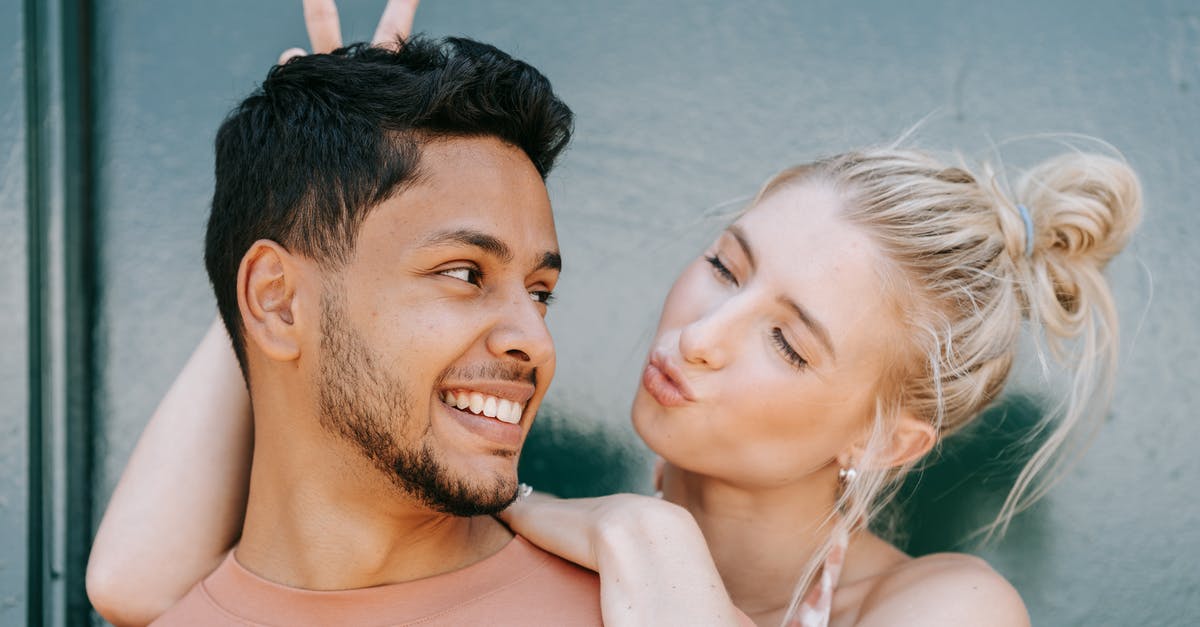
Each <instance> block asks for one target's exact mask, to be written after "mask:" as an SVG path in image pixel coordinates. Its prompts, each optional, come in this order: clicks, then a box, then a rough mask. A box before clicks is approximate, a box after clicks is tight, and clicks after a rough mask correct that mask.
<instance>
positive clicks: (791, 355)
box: [771, 327, 808, 370]
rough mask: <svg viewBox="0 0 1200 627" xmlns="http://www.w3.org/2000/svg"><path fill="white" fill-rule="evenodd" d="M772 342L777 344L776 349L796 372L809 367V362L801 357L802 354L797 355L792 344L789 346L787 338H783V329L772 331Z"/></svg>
mask: <svg viewBox="0 0 1200 627" xmlns="http://www.w3.org/2000/svg"><path fill="white" fill-rule="evenodd" d="M771 341H773V342H774V343H775V347H776V348H778V349H779V353H780V354H781V355H783V358H784V359H786V360H787V362H788V364H789V365H791V366H792V367H793V368H795V369H796V370H800V369H802V368H804V366H806V365H808V361H807V360H805V359H804V358H803V357H801V356H800V353H797V352H796V349H794V348H792V345H791V344H788V341H787V338H785V337H784V336H783V329H780V328H778V327H776V328H774V329H772V330H771Z"/></svg>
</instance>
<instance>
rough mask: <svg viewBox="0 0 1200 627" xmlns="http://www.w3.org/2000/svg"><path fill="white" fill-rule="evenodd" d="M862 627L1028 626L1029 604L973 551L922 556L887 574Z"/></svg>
mask: <svg viewBox="0 0 1200 627" xmlns="http://www.w3.org/2000/svg"><path fill="white" fill-rule="evenodd" d="M859 616H860V618H859V621H858V623H857V625H858V626H859V627H883V626H888V627H895V626H896V625H922V626H929V627H957V626H959V625H972V626H975V627H1028V625H1029V624H1030V622H1029V613H1028V611H1027V610H1026V609H1025V603H1024V602H1023V601H1021V596H1020V595H1019V594H1017V590H1016V588H1014V587H1013V586H1012V584H1011V583H1009V582H1008V580H1007V579H1005V578H1004V577H1003V576H1002V575H1000V573H997V572H996V571H995V570H993V569H992V567H991V566H989V565H988V564H987V563H986V562H984V561H983V560H981V559H979V558H977V557H973V556H970V555H964V554H958V553H953V554H952V553H945V554H937V555H927V556H925V557H921V558H917V559H915V560H913V561H912V562H910V563H908V564H906V565H904V566H903V567H901V568H900V569H898V570H897V571H896V572H895V573H894V574H892V575H888V576H887V577H886V579H885V580H883V581H881V582H880V584H879V585H878V586H877V587H876V589H875V591H873V592H872V593H871V595H870V596H869V597H868V598H867V600H866V601H865V602H864V604H863V609H862V612H861V613H860V615H859Z"/></svg>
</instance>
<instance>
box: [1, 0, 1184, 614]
mask: <svg viewBox="0 0 1200 627" xmlns="http://www.w3.org/2000/svg"><path fill="white" fill-rule="evenodd" d="M341 4H342V12H343V26H344V28H345V30H346V31H347V33H348V37H350V38H362V37H367V36H369V35H370V33H371V32H372V31H373V27H374V22H375V19H376V17H377V14H378V10H379V9H380V8H381V7H382V4H383V3H382V1H377V0H356V1H349V0H346V1H344V2H342V3H341ZM0 10H2V11H3V14H4V15H6V16H17V17H16V18H15V19H6V20H4V21H0V67H3V68H4V70H3V72H4V73H3V74H0V85H2V86H3V88H0V165H2V166H3V169H2V170H0V262H2V263H0V288H2V291H0V306H2V307H0V342H2V345H3V346H5V347H6V348H8V349H9V350H7V351H5V352H2V353H0V395H2V397H3V398H4V401H5V402H4V403H3V405H0V409H2V411H3V413H0V434H2V435H3V439H0V452H2V454H3V457H2V461H0V473H2V475H0V476H3V479H0V531H2V533H0V624H18V623H20V622H22V621H23V620H25V619H26V616H31V617H33V619H34V620H35V622H40V621H41V620H43V619H44V620H45V621H46V622H47V623H48V624H73V623H76V622H78V621H79V620H82V619H81V617H82V616H84V615H85V614H86V608H85V607H82V606H80V605H79V602H80V601H79V600H80V597H79V587H78V586H79V578H78V573H79V572H80V569H81V567H82V564H83V559H84V557H85V555H86V544H87V541H88V538H89V536H90V534H91V532H92V530H93V528H94V524H95V522H96V521H97V519H98V517H99V515H100V513H101V512H102V510H103V505H104V503H105V502H106V501H107V499H108V496H109V494H110V492H111V490H112V487H113V485H114V483H115V481H116V479H117V477H118V475H119V473H120V470H121V468H122V466H123V465H124V463H125V461H126V459H127V458H128V455H129V453H130V451H131V449H132V446H133V443H134V441H135V439H136V437H137V435H138V433H139V431H140V429H141V427H142V425H143V424H144V422H145V420H146V418H147V417H148V416H149V415H150V413H151V412H152V411H153V408H154V405H155V403H156V402H157V399H158V398H159V397H160V396H161V394H162V393H163V392H164V391H165V389H166V387H167V386H168V384H169V383H170V381H171V379H172V378H173V376H174V373H175V372H176V371H177V370H178V369H179V368H180V367H181V366H182V364H183V362H184V360H185V358H186V357H187V355H188V354H189V352H190V350H191V347H192V346H193V344H194V343H195V342H196V341H197V340H198V339H199V337H200V336H201V334H202V332H203V330H204V328H205V326H206V325H207V323H208V321H209V320H211V318H212V316H213V302H212V297H211V295H210V292H209V289H208V286H207V282H206V278H205V276H204V273H203V269H202V266H201V237H202V233H203V225H204V221H205V217H206V212H207V203H208V200H209V195H210V193H211V185H212V178H211V177H212V175H211V141H212V137H213V134H214V132H215V130H216V127H217V125H218V124H219V122H220V120H221V119H222V117H223V116H224V114H225V112H226V111H227V110H228V109H229V108H230V107H232V106H233V105H234V104H235V103H236V102H237V101H238V100H239V99H240V98H241V97H242V96H243V95H245V93H247V92H248V91H249V90H250V89H251V88H252V87H253V86H254V85H255V83H256V82H257V81H258V80H260V79H261V78H262V76H263V75H264V73H265V70H266V68H267V67H268V65H269V64H270V63H271V62H272V61H273V60H274V59H275V57H276V56H277V55H278V53H279V51H280V50H282V49H284V48H286V47H289V46H293V45H300V44H303V43H304V28H303V23H302V19H301V15H300V10H299V2H296V1H293V0H262V1H259V2H253V3H247V2H239V1H237V0H211V1H208V2H191V3H176V2H151V1H149V0H121V1H120V2H117V1H115V0H94V1H92V2H87V1H83V0H80V1H76V2H70V1H67V0H57V1H51V2H38V1H36V0H24V1H18V0H0ZM31 13H32V14H35V15H37V16H41V19H40V20H34V22H36V23H34V24H30V20H27V19H25V16H26V15H27V14H31ZM418 29H419V30H423V31H426V32H428V33H430V34H436V35H445V34H465V35H468V36H472V37H476V38H479V39H482V40H485V41H489V42H491V43H495V44H497V45H498V46H500V47H501V48H504V49H506V50H509V51H511V52H513V53H515V54H516V55H517V56H520V57H522V58H525V59H526V60H528V61H530V62H532V63H534V64H535V65H537V66H538V67H540V68H541V69H542V70H543V71H544V72H545V73H546V74H547V75H548V76H549V77H550V78H551V80H552V81H553V82H554V85H555V87H556V89H557V90H558V91H559V92H560V94H561V95H562V96H563V97H564V98H565V99H566V100H567V101H568V102H569V103H570V104H571V106H572V107H573V108H574V109H575V111H576V113H577V116H578V117H577V120H578V123H577V136H576V141H575V143H574V145H573V147H572V148H571V149H570V150H569V152H568V153H567V155H566V157H565V160H564V161H563V163H562V166H561V169H560V170H559V171H557V172H556V173H555V174H554V175H553V177H552V180H551V182H550V188H551V193H552V196H553V200H554V203H555V209H556V214H557V219H558V227H559V233H560V240H561V244H562V248H563V253H564V256H565V258H566V273H565V275H564V278H563V281H562V285H561V289H560V292H559V295H560V299H559V301H558V303H557V304H556V305H555V307H554V310H553V312H552V314H551V317H550V323H551V326H552V331H553V332H554V334H555V337H556V340H557V342H558V349H559V369H558V376H557V377H556V381H555V384H554V386H553V387H552V389H551V393H550V396H549V397H548V401H547V405H546V409H545V411H544V412H543V415H542V416H541V418H540V421H539V424H538V426H537V427H536V428H535V433H534V435H533V437H532V440H531V442H530V444H529V446H528V447H527V450H526V455H525V459H524V460H523V472H524V473H526V476H528V477H532V478H533V479H534V480H535V482H536V483H537V484H538V485H540V486H543V487H550V488H554V489H556V490H558V491H560V492H564V493H569V494H585V493H597V492H603V491H610V490H614V489H642V490H644V489H646V487H647V486H646V482H645V479H644V474H643V470H644V468H645V464H646V462H647V460H648V456H647V455H646V453H645V451H644V450H643V449H642V448H640V445H639V444H637V443H636V442H635V440H634V438H633V436H632V431H631V430H630V428H629V426H628V424H627V423H628V419H627V418H628V417H627V407H628V405H629V401H630V399H631V397H632V393H633V390H634V386H635V385H636V379H637V374H636V373H637V371H638V366H639V365H640V361H641V359H642V356H643V353H644V350H645V344H646V341H647V339H648V337H649V334H650V333H651V331H652V330H653V326H654V320H655V317H656V314H657V309H658V306H659V305H660V303H661V300H662V297H663V295H664V294H665V292H666V288H667V286H668V285H669V284H670V282H671V281H672V279H673V278H674V275H675V273H676V271H677V270H678V269H679V268H681V267H682V266H683V264H684V263H685V261H686V260H687V259H688V258H689V257H690V256H691V255H693V254H695V253H696V252H697V251H698V250H700V247H701V246H703V245H704V244H705V243H706V241H707V239H708V238H709V237H710V235H711V234H712V233H713V231H714V229H715V228H717V227H718V226H719V225H720V219H719V217H718V218H714V216H719V215H720V214H722V213H723V212H727V211H729V210H730V209H732V208H733V207H736V204H731V203H736V202H737V201H739V200H742V199H745V197H746V196H747V195H748V194H751V193H752V192H753V191H754V190H755V189H756V188H757V186H758V185H759V184H760V183H761V182H762V181H763V180H764V179H765V178H766V177H767V176H768V175H769V174H770V173H772V172H774V171H776V170H778V169H780V168H781V167H783V166H786V165H788V164H791V163H795V162H798V161H802V160H805V159H808V158H811V157H813V156H816V155H819V154H824V153H829V152H832V151H837V150H841V149H845V148H849V147H853V146H857V145H860V144H864V143H873V142H880V141H886V140H888V139H891V138H894V137H896V136H897V135H899V134H900V133H901V132H903V131H904V130H905V129H907V128H909V127H910V126H911V125H913V124H914V123H916V122H917V121H919V120H922V119H925V118H926V117H927V116H928V119H927V121H926V122H925V123H924V124H923V125H922V127H921V129H920V131H919V133H918V136H917V140H916V142H917V143H918V144H919V145H925V146H930V147H946V148H949V147H955V148H959V149H961V150H962V151H963V152H965V153H967V154H969V155H986V154H988V152H989V151H990V150H991V149H992V147H993V145H994V144H996V143H999V142H1001V141H1003V140H1005V139H1009V138H1013V137H1021V136H1030V135H1034V134H1038V133H1043V132H1047V131H1054V132H1071V133H1081V134H1085V135H1093V136H1098V137H1102V138H1104V139H1105V140H1108V141H1110V142H1112V143H1113V144H1115V145H1116V146H1117V147H1119V148H1120V149H1121V150H1122V151H1123V152H1124V154H1125V155H1126V156H1127V157H1128V159H1129V160H1130V162H1131V163H1132V164H1133V165H1134V167H1135V168H1136V169H1137V170H1138V171H1139V172H1140V173H1141V174H1142V177H1143V181H1144V184H1145V189H1146V204H1147V210H1146V221H1145V224H1144V226H1143V228H1142V231H1141V233H1140V234H1139V235H1138V237H1137V238H1136V239H1135V241H1134V243H1133V244H1132V246H1131V249H1130V254H1127V255H1125V256H1123V257H1122V258H1120V259H1118V260H1117V261H1116V262H1115V263H1114V264H1113V267H1112V271H1111V275H1112V277H1113V281H1114V284H1115V286H1116V289H1117V296H1118V301H1119V307H1120V310H1121V314H1122V316H1123V328H1122V331H1123V333H1124V343H1123V348H1124V361H1123V363H1122V372H1121V376H1120V378H1119V380H1118V383H1117V387H1116V389H1115V397H1116V401H1115V403H1114V407H1113V410H1112V412H1111V413H1110V415H1109V416H1108V417H1107V419H1106V421H1105V424H1104V425H1103V427H1102V428H1101V430H1100V431H1099V432H1098V435H1097V436H1096V438H1095V440H1094V442H1093V444H1092V446H1091V448H1090V450H1089V451H1088V453H1087V454H1086V455H1085V456H1084V457H1083V458H1082V459H1081V460H1080V461H1079V463H1078V464H1076V466H1075V467H1074V469H1073V471H1072V473H1071V474H1070V475H1068V476H1067V477H1066V478H1065V479H1064V480H1063V481H1062V482H1061V483H1060V484H1059V485H1058V486H1057V487H1056V488H1055V490H1054V491H1053V492H1052V493H1051V495H1050V496H1049V497H1048V498H1047V499H1046V500H1045V501H1043V502H1042V503H1041V504H1040V505H1039V506H1037V507H1035V508H1034V509H1033V510H1031V511H1030V512H1028V513H1026V514H1024V515H1022V516H1020V517H1019V518H1018V519H1017V520H1016V522H1015V523H1014V525H1013V528H1012V530H1011V532H1010V533H1009V535H1008V536H1007V537H1006V538H1005V539H1003V540H1002V541H999V542H997V543H994V544H992V545H990V546H987V547H984V548H982V549H980V551H981V552H982V553H983V554H984V555H985V556H986V557H988V559H989V560H991V561H992V563H993V564H995V565H996V566H997V567H998V568H999V569H1000V570H1001V571H1002V572H1004V573H1005V574H1006V575H1007V576H1008V577H1009V578H1010V579H1012V580H1013V582H1014V583H1015V584H1016V585H1017V587H1018V588H1019V589H1020V591H1021V593H1022V595H1023V596H1024V598H1025V599H1026V602H1027V603H1028V605H1029V607H1030V610H1031V612H1032V613H1033V616H1034V623H1035V624H1037V625H1130V624H1139V625H1187V624H1194V623H1196V622H1197V620H1198V619H1200V571H1198V570H1197V568H1196V567H1195V565H1194V563H1193V560H1194V559H1195V557H1196V556H1198V555H1200V504H1197V502H1196V500H1195V499H1194V498H1192V497H1191V493H1192V491H1193V490H1194V489H1196V486H1197V483H1198V482H1197V479H1200V456H1197V455H1196V453H1195V451H1197V450H1200V421H1196V420H1195V419H1193V417H1192V410H1193V408H1194V407H1195V406H1197V404H1198V401H1200V385H1197V384H1198V383H1200V376H1198V375H1197V374H1196V373H1197V372H1200V325H1197V324H1196V323H1195V316H1196V312H1197V311H1200V252H1197V251H1198V250H1200V248H1198V247H1197V246H1196V245H1195V240H1196V238H1197V236H1200V212H1198V211H1197V210H1198V209H1200V206H1198V204H1200V203H1198V201H1197V200H1196V197H1195V194H1194V193H1193V190H1192V188H1193V186H1194V183H1193V181H1194V179H1195V175H1196V173H1197V172H1200V148H1197V146H1200V3H1197V2H1195V1H1194V0H1192V1H1184V0H1150V1H1146V2H1114V1H1111V0H1108V1H1104V0H1100V1H1090V2H1085V1H1083V0H1071V1H1067V0H1061V1H1056V2H1034V1H1032V0H1027V1H1021V2H1017V1H1012V2H993V3H963V2H954V1H952V0H941V1H937V0H918V1H914V2H908V3H894V2H886V1H884V0H872V1H866V0H864V1H863V2H857V3H848V2H835V1H833V0H824V1H813V2H791V1H785V0H774V1H770V0H753V1H751V0H747V1H745V2H737V3H733V2H718V1H713V0H658V1H655V2H644V1H639V0H609V1H606V2H591V3H584V2H563V1H561V0H530V1H527V2H521V3H495V2H481V1H479V0H425V3H424V5H423V6H422V7H421V10H420V13H419V15H418ZM28 68H32V70H33V72H34V73H35V75H36V77H38V80H36V81H32V82H31V81H29V80H27V78H29V76H28V74H27V69H28ZM30 103H33V105H32V106H33V111H34V113H36V114H37V115H34V116H33V119H34V123H33V125H32V126H31V125H30V124H29V123H28V122H27V121H26V112H27V111H26V109H27V107H29V106H30ZM31 129H32V132H31ZM1052 150H1054V146H1053V145H1049V144H1048V142H1040V143H1039V142H1032V141H1027V142H1018V143H1013V144H1005V145H1004V146H1003V147H1002V154H1003V156H1004V158H1005V160H1006V161H1007V162H1008V163H1010V164H1012V165H1014V166H1020V165H1027V164H1030V163H1031V162H1032V160H1034V159H1036V158H1038V157H1040V156H1044V155H1046V154H1047V152H1048V151H1052ZM27 164H32V167H29V168H27V167H26V166H27ZM30 234H32V235H30ZM31 282H32V284H34V285H37V286H38V290H37V291H36V293H32V295H31V292H30V291H29V290H27V285H29V284H30V283H31ZM30 373H33V375H31V374H30ZM1036 374H1037V373H1036V372H1035V369H1034V368H1032V367H1029V364H1025V366H1024V367H1023V368H1022V370H1021V372H1020V373H1019V377H1018V385H1017V386H1016V389H1017V390H1018V391H1021V392H1028V393H1029V394H1031V395H1033V396H1032V397H1031V398H1033V399H1034V400H1032V401H1030V400H1028V399H1027V398H1026V397H1024V396H1022V397H1014V398H1013V399H1012V400H1011V401H1009V402H1008V403H1006V405H1005V408H1007V409H1008V410H1009V412H1010V414H1011V415H1014V416H1017V417H1018V420H1017V422H1018V423H1019V421H1020V420H1019V419H1021V417H1025V418H1028V416H1030V415H1032V414H1035V413H1036V412H1037V411H1039V409H1038V407H1039V406H1042V405H1044V401H1042V400H1037V399H1038V398H1039V397H1038V396H1037V395H1038V393H1039V389H1038V387H1037V385H1036V384H1037V377H1036ZM31 399H32V400H31ZM1005 424H1009V425H1011V424H1014V423H1013V422H1012V421H1011V420H1010V421H1008V422H1004V421H1001V420H999V418H998V417H997V418H996V419H995V420H991V421H989V422H987V423H986V424H985V426H987V427H989V428H988V429H983V430H980V431H979V432H978V433H976V434H974V437H972V438H968V439H964V440H963V441H962V442H960V443H953V442H952V443H950V444H949V445H948V446H947V451H946V454H947V458H948V460H947V461H946V462H945V463H943V464H941V465H940V466H934V467H933V468H931V469H930V470H929V471H928V472H927V473H926V478H927V480H926V481H922V483H921V485H919V486H916V487H915V488H914V489H911V490H910V493H911V496H910V497H909V498H910V500H909V508H908V510H907V511H906V512H904V513H902V514H901V515H900V520H901V522H902V523H904V525H903V526H905V527H906V530H907V535H906V537H907V540H906V542H907V544H908V546H909V548H910V549H911V550H913V551H916V552H924V551H933V550H942V549H946V548H971V547H972V545H971V544H969V543H967V542H966V540H965V538H966V536H967V535H968V534H969V532H970V531H971V530H972V529H974V528H975V526H976V525H978V524H979V522H981V521H982V520H984V519H985V518H986V515H987V513H988V511H989V510H988V508H995V507H996V500H997V498H998V495H999V494H1002V492H1003V490H1004V488H1005V486H1004V481H1003V479H1004V476H1005V472H1003V471H995V472H993V470H992V469H989V468H983V469H981V467H980V464H979V459H980V458H983V457H987V456H990V455H991V454H992V453H993V452H995V451H996V450H997V448H998V446H999V445H1000V444H1001V443H1004V442H1007V440H1005V438H1007V437H1010V434H1009V435H1006V434H1005V433H1003V432H1002V431H1003V428H1002V427H1003V425H1005ZM997 425H999V426H997ZM991 427H996V428H995V429H992V428H991ZM998 430H999V431H998ZM31 460H32V462H33V463H32V464H31V463H30V462H31ZM30 486H34V490H33V494H32V496H33V498H30V496H31V495H30ZM31 512H33V514H31ZM31 522H32V523H34V524H33V525H31V524H30V523H31ZM27 612H28V614H27Z"/></svg>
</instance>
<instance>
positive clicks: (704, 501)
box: [662, 463, 837, 624]
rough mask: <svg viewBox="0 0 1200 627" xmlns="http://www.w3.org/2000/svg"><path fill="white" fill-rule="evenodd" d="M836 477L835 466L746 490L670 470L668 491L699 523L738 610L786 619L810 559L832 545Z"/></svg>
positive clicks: (665, 480)
mask: <svg viewBox="0 0 1200 627" xmlns="http://www.w3.org/2000/svg"><path fill="white" fill-rule="evenodd" d="M836 476H837V468H836V467H835V466H833V465H830V466H829V467H827V468H824V469H822V470H820V471H818V472H816V473H813V474H812V475H810V476H808V477H805V478H804V479H803V480H801V481H797V482H793V483H790V484H787V485H784V486H778V487H771V488H759V487H745V486H739V485H734V484H731V483H728V482H725V481H721V480H717V479H714V478H712V477H708V476H704V475H699V474H696V473H692V472H689V471H687V470H683V469H681V468H678V467H676V466H673V465H671V464H670V463H668V464H666V466H665V467H664V469H663V477H662V490H663V498H664V499H666V500H668V501H670V502H672V503H675V504H677V505H680V506H683V507H685V508H686V509H687V510H688V511H689V512H691V513H692V516H693V517H695V519H696V522H697V523H698V524H699V525H700V529H701V531H703V533H704V538H705V540H706V541H707V542H708V546H709V550H710V551H711V552H712V556H713V560H714V561H715V562H716V565H717V570H718V571H719V572H720V573H721V578H722V579H723V580H724V582H725V587H726V589H727V590H728V591H729V595H730V597H731V598H732V599H733V602H734V604H735V605H737V606H738V607H739V608H740V609H741V610H742V611H743V612H746V613H747V614H749V615H750V616H751V617H752V618H755V619H756V620H758V619H759V618H760V617H763V616H777V617H778V618H782V612H783V611H785V610H786V608H787V605H788V602H789V601H790V600H791V598H792V594H793V593H794V591H795V586H796V583H797V581H798V580H799V578H800V576H801V575H803V574H804V568H805V566H806V565H807V564H808V561H809V559H810V558H811V557H812V556H813V554H814V553H816V551H817V550H818V549H819V547H820V546H821V544H822V543H823V542H825V540H826V539H827V538H828V535H829V533H830V528H829V523H830V512H832V511H833V506H834V501H835V499H836ZM778 618H777V619H776V620H775V622H776V623H778ZM760 624H761V621H760Z"/></svg>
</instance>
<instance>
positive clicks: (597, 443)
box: [518, 405, 652, 498]
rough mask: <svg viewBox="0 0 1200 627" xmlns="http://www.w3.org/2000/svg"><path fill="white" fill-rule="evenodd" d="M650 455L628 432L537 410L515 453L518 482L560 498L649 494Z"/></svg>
mask: <svg viewBox="0 0 1200 627" xmlns="http://www.w3.org/2000/svg"><path fill="white" fill-rule="evenodd" d="M651 468H652V465H651V462H650V453H649V452H648V451H647V450H646V447H645V446H643V445H642V444H641V443H640V442H639V441H637V437H636V436H635V435H633V433H632V432H631V431H630V430H628V429H625V430H622V429H616V428H613V427H611V426H608V425H605V424H604V423H602V422H600V421H598V420H594V419H590V418H585V417H581V416H578V415H576V414H574V413H572V412H570V411H567V410H564V409H562V408H561V407H555V406H547V405H543V406H542V409H541V410H540V411H539V412H538V418H537V420H536V421H535V422H534V423H533V428H532V429H531V430H530V432H529V436H528V437H527V438H526V440H525V446H524V448H522V450H521V462H520V465H519V467H518V474H519V475H520V477H521V481H524V482H525V483H528V484H529V485H531V486H533V487H534V488H536V489H537V490H539V491H541V492H549V493H550V494H554V495H557V496H561V497H564V498H574V497H584V496H601V495H605V494H613V493H616V492H640V493H648V492H649V491H650V490H651V486H650V483H651V481H650V474H651Z"/></svg>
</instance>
